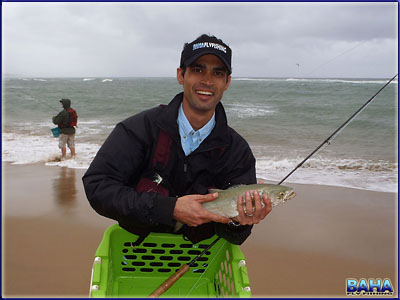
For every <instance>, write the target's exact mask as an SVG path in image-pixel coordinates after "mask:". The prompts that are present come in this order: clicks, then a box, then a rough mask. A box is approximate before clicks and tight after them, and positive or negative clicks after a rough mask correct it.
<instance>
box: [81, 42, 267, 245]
mask: <svg viewBox="0 0 400 300" xmlns="http://www.w3.org/2000/svg"><path fill="white" fill-rule="evenodd" d="M231 58H232V52H231V49H230V48H229V46H228V45H226V44H225V43H224V42H223V41H222V40H220V39H218V38H216V37H214V36H209V35H202V36H200V37H198V38H197V39H196V40H195V41H193V42H191V43H186V44H185V45H184V48H183V50H182V54H181V61H180V66H179V68H178V69H177V81H178V83H179V84H181V85H182V86H183V93H180V94H178V95H176V96H175V97H174V99H173V100H172V101H171V102H170V103H169V104H168V105H160V106H159V107H156V108H153V109H150V110H147V111H144V112H142V113H140V114H138V115H135V116H132V117H130V118H128V119H126V120H124V121H122V122H121V123H119V124H117V126H116V127H115V129H114V130H113V131H112V133H111V134H110V136H109V137H108V138H107V140H106V141H105V142H104V144H103V146H102V147H101V148H100V150H99V152H98V153H97V155H96V157H95V158H94V160H93V162H92V163H91V165H90V167H89V169H88V170H87V172H86V173H85V175H84V177H83V183H84V187H85V191H86V195H87V198H88V200H89V202H90V204H91V205H92V207H93V208H94V209H95V210H96V211H97V212H98V213H99V214H101V215H103V216H106V217H108V218H112V219H114V220H116V221H118V223H119V224H120V226H121V227H123V228H125V229H126V230H128V231H130V232H132V233H135V234H137V235H139V236H140V238H139V239H138V241H137V243H140V242H141V241H142V240H143V239H144V238H145V237H146V236H147V235H148V234H149V233H150V232H152V231H153V232H169V233H175V234H182V235H184V236H185V237H186V238H188V239H189V240H191V241H192V242H193V243H197V242H199V241H201V240H203V239H206V238H209V237H211V236H212V235H214V234H217V235H219V236H221V237H223V238H225V239H226V240H228V241H230V242H231V243H235V244H241V243H243V241H244V240H245V239H246V238H247V237H248V236H249V235H250V233H251V228H252V226H253V224H257V223H259V222H260V221H261V220H262V219H264V218H265V216H266V215H267V214H268V213H269V212H270V211H271V209H272V208H271V202H270V199H268V197H267V196H266V195H264V196H263V197H262V198H261V197H260V196H259V195H258V194H257V193H256V192H255V193H254V195H253V196H254V200H255V204H254V207H253V204H252V201H251V196H250V192H249V191H248V192H246V193H245V199H246V200H247V201H246V203H245V206H246V211H247V212H252V213H251V214H245V212H244V209H243V202H244V199H243V197H239V198H238V212H239V216H238V217H236V218H235V219H234V220H230V219H228V218H225V217H222V216H219V215H216V214H213V213H211V212H209V211H207V210H206V209H204V208H203V206H202V205H201V204H202V203H203V202H207V201H213V200H215V199H217V197H218V193H215V194H210V193H208V190H209V189H210V188H218V189H226V188H228V187H229V186H231V185H237V184H252V183H256V174H255V159H254V156H253V154H252V152H251V150H250V147H249V145H248V144H247V142H246V141H245V140H244V139H243V138H242V137H241V136H240V135H239V134H238V133H237V132H236V131H234V130H233V129H232V128H231V127H229V126H228V124H227V119H226V115H225V111H224V108H223V106H222V104H221V103H220V101H221V99H222V97H223V94H224V92H225V91H226V90H227V89H228V87H229V85H230V82H231V73H232V68H231ZM178 224H183V226H178Z"/></svg>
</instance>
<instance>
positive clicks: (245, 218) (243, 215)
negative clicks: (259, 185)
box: [233, 190, 272, 225]
mask: <svg viewBox="0 0 400 300" xmlns="http://www.w3.org/2000/svg"><path fill="white" fill-rule="evenodd" d="M251 198H252V197H251V194H250V191H246V193H245V199H246V203H245V207H246V210H245V209H244V206H243V202H244V201H243V196H239V197H238V201H237V211H238V212H239V216H237V217H235V218H233V220H235V221H236V222H239V223H240V224H241V225H253V224H258V223H259V222H260V221H261V220H263V219H264V218H265V217H266V216H267V215H268V214H269V213H270V212H271V210H272V204H271V199H269V198H268V195H267V194H263V196H262V197H260V194H259V193H258V191H257V190H254V191H253V198H254V206H253V203H252V199H251ZM262 203H263V204H264V205H263V204H262ZM245 211H246V212H245Z"/></svg>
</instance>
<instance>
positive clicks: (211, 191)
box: [208, 189, 223, 194]
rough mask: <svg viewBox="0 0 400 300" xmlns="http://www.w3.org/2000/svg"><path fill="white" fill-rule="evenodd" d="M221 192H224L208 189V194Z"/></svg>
mask: <svg viewBox="0 0 400 300" xmlns="http://www.w3.org/2000/svg"><path fill="white" fill-rule="evenodd" d="M221 191H223V190H220V189H208V192H209V193H210V194H214V193H218V192H221Z"/></svg>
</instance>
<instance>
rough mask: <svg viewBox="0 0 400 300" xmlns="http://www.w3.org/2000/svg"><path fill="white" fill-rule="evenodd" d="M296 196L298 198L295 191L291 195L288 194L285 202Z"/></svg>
mask: <svg viewBox="0 0 400 300" xmlns="http://www.w3.org/2000/svg"><path fill="white" fill-rule="evenodd" d="M294 196H296V193H295V192H294V191H290V193H289V194H286V197H285V201H287V200H290V199H292V198H294Z"/></svg>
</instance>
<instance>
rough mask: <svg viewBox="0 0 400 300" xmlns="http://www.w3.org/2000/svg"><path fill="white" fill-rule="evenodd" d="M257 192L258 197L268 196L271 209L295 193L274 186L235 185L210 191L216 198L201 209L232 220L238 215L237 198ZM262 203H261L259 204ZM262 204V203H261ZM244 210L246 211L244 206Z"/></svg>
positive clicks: (285, 188) (286, 188)
mask: <svg viewBox="0 0 400 300" xmlns="http://www.w3.org/2000/svg"><path fill="white" fill-rule="evenodd" d="M254 190H257V191H258V193H259V194H260V196H262V195H263V194H265V193H266V194H268V197H269V199H271V204H272V207H275V206H278V205H279V204H281V203H284V202H286V201H287V200H290V199H292V198H293V197H294V196H295V195H296V193H295V192H294V191H293V189H292V188H290V187H287V186H283V185H276V184H249V185H237V186H234V187H231V188H228V189H226V190H216V189H212V190H210V193H215V192H218V198H217V199H215V200H214V201H210V202H204V203H202V205H203V207H204V208H205V209H207V210H208V211H210V212H212V213H214V214H216V215H220V216H224V217H227V218H233V217H236V216H238V215H239V213H238V211H237V198H238V197H239V196H240V195H243V199H244V193H245V192H246V191H251V194H253V191H254ZM261 203H262V202H261ZM262 204H263V203H262ZM243 206H244V210H245V211H246V208H245V205H244V204H243ZM253 207H254V199H253Z"/></svg>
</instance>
